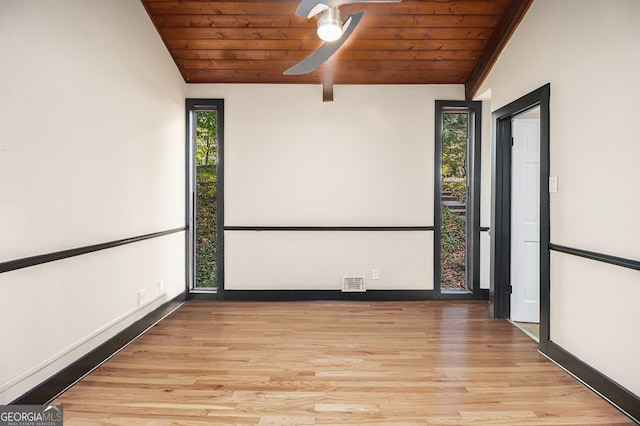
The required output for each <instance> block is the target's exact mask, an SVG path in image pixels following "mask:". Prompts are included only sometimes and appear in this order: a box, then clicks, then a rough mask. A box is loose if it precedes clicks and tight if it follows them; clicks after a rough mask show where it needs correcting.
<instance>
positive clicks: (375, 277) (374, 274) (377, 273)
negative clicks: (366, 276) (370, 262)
mask: <svg viewBox="0 0 640 426" xmlns="http://www.w3.org/2000/svg"><path fill="white" fill-rule="evenodd" d="M371 279H372V280H379V279H380V271H379V270H377V269H372V270H371Z"/></svg>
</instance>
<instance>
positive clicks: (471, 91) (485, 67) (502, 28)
mask: <svg viewBox="0 0 640 426" xmlns="http://www.w3.org/2000/svg"><path fill="white" fill-rule="evenodd" d="M531 3H533V0H515V1H514V2H513V3H511V6H510V7H509V9H508V10H507V13H506V14H505V15H504V17H503V19H502V21H500V23H499V24H498V26H497V27H496V29H495V31H494V32H493V35H492V36H491V38H489V41H488V42H487V45H486V46H485V48H484V50H483V51H482V53H481V54H480V57H479V58H478V61H477V62H476V66H475V68H474V69H473V71H471V74H469V78H468V79H467V82H466V83H465V96H466V98H467V99H469V100H470V99H473V97H474V96H475V95H476V92H477V91H478V89H479V88H480V85H481V84H482V82H483V81H484V79H485V78H486V77H487V75H488V74H489V71H491V68H492V67H493V65H494V64H495V62H496V61H497V60H498V56H499V55H500V53H501V52H502V49H504V47H505V46H506V44H507V42H508V41H509V38H511V35H512V34H513V32H514V31H515V29H516V27H517V26H518V24H519V23H520V21H521V20H522V18H523V17H524V15H525V13H527V10H528V9H529V6H531Z"/></svg>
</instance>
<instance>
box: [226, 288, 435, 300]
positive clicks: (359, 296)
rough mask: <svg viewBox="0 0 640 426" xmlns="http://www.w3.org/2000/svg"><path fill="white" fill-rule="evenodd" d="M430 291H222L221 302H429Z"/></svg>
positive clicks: (431, 297)
mask: <svg viewBox="0 0 640 426" xmlns="http://www.w3.org/2000/svg"><path fill="white" fill-rule="evenodd" d="M430 299H433V291H431V290H367V291H366V292H341V291H340V290H224V293H223V295H222V300H234V301H260V302H273V301H283V302H286V301H307V300H361V301H395V300H430Z"/></svg>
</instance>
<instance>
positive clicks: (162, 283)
mask: <svg viewBox="0 0 640 426" xmlns="http://www.w3.org/2000/svg"><path fill="white" fill-rule="evenodd" d="M162 292H164V281H163V280H160V281H158V293H162Z"/></svg>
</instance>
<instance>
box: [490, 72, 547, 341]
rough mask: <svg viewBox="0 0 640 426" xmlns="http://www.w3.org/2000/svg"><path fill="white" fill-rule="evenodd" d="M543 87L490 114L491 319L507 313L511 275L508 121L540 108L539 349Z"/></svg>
mask: <svg viewBox="0 0 640 426" xmlns="http://www.w3.org/2000/svg"><path fill="white" fill-rule="evenodd" d="M550 93H551V86H550V85H549V84H546V85H544V86H542V87H540V88H539V89H537V90H534V91H533V92H531V93H529V94H527V95H525V96H523V97H521V98H519V99H517V100H516V101H514V102H512V103H510V104H508V105H506V106H504V107H502V108H500V109H499V110H497V111H495V112H494V113H493V121H494V129H495V139H494V143H493V147H492V148H493V156H492V158H493V162H492V167H491V178H492V182H493V184H492V194H491V195H492V197H491V198H492V211H491V231H492V234H493V235H492V238H491V255H490V256H491V260H490V263H491V266H490V268H491V273H490V275H491V278H490V288H489V306H490V312H491V314H492V315H493V316H494V317H495V318H502V319H506V318H509V314H510V312H509V311H510V289H509V280H510V274H511V265H510V259H511V137H512V132H511V119H512V118H513V117H515V116H516V115H518V114H520V113H521V112H523V111H526V110H528V109H531V108H533V107H536V106H540V348H541V350H543V351H544V350H546V345H547V344H548V341H549V304H550V294H549V281H550V273H549V262H550V254H549V238H550V227H549V222H550V219H549V216H550V212H549V188H548V185H547V182H548V180H549V171H550V170H549V134H550V133H549V98H550Z"/></svg>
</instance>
